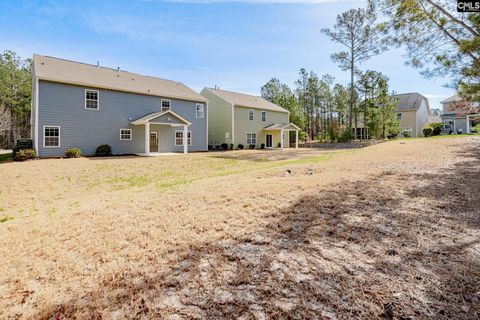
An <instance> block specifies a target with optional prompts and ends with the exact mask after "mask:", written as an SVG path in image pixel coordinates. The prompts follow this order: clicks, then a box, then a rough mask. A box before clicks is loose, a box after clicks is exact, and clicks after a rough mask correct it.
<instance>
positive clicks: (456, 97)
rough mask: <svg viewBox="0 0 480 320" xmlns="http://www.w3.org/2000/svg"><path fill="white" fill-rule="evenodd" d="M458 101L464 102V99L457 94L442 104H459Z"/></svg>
mask: <svg viewBox="0 0 480 320" xmlns="http://www.w3.org/2000/svg"><path fill="white" fill-rule="evenodd" d="M458 101H462V98H460V96H459V95H458V94H455V95H453V96H451V97H448V98H447V99H445V100H442V101H440V103H442V104H444V103H450V102H458Z"/></svg>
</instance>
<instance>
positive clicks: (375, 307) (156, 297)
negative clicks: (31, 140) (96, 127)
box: [0, 138, 480, 319]
mask: <svg viewBox="0 0 480 320" xmlns="http://www.w3.org/2000/svg"><path fill="white" fill-rule="evenodd" d="M479 147H480V141H478V138H465V139H436V140H407V141H397V142H389V143H385V144H381V145H376V146H372V147H369V148H367V149H362V150H355V151H348V152H342V153H334V154H332V155H329V156H328V157H327V156H324V155H323V154H318V152H316V151H314V150H311V151H309V152H311V153H309V154H307V155H301V156H300V157H301V158H302V159H292V158H297V157H298V156H296V155H295V154H294V153H292V154H291V157H289V159H287V160H283V162H282V161H278V160H276V159H275V157H277V156H276V155H275V154H271V155H272V156H273V158H270V159H266V160H265V159H260V161H258V160H259V159H258V158H259V156H258V155H257V154H256V153H251V155H252V157H245V154H246V153H239V154H238V155H239V156H240V157H241V158H242V159H244V160H238V159H223V158H218V157H217V156H218V155H220V154H216V153H215V154H196V155H189V156H187V157H183V156H179V157H174V158H169V159H166V158H155V159H144V158H131V159H110V160H102V161H92V160H87V159H78V160H43V161H36V162H29V163H22V164H17V163H11V164H5V165H2V166H0V176H1V177H2V180H3V184H2V187H1V188H0V191H1V193H0V200H1V202H0V203H1V204H0V206H1V207H2V208H4V210H3V213H5V215H9V216H12V217H13V218H14V219H13V220H9V221H6V222H4V223H1V224H0V256H1V257H2V259H3V261H4V263H2V264H1V265H0V296H2V299H1V300H0V318H35V319H38V318H40V319H50V318H59V319H62V318H78V319H85V318H87V319H88V318H106V319H115V318H117V319H120V318H137V319H149V318H243V319H251V318H258V319H262V318H321V317H322V316H323V317H324V318H326V319H328V318H342V319H343V318H364V319H372V318H378V317H385V318H392V317H393V318H396V319H400V318H424V319H427V318H435V319H452V318H456V319H476V318H478V317H479V316H480V308H479V305H480V291H479V290H480V289H479V288H480V274H479V270H480V257H479V256H480V251H479V250H480V244H479V237H480V233H479V226H480V223H479V216H478V214H479V210H478V203H479V200H480V190H479V185H480V174H479V170H480V162H479V159H480V151H479ZM232 155H234V154H228V156H229V157H231V156H232ZM280 157H283V156H280ZM260 158H262V157H260ZM255 160H257V161H255ZM177 167H180V168H181V169H180V171H179V175H180V177H177V176H175V175H174V174H166V173H165V172H168V171H169V170H174V168H177ZM287 168H288V169H291V171H292V174H287V173H286V171H285V170H286V169H287ZM308 169H313V171H314V175H312V176H309V175H306V172H307V170H308ZM18 175H20V176H18ZM187 176H188V179H187ZM65 177H66V178H65ZM68 177H70V179H69V178H68ZM131 177H134V178H131ZM136 177H143V178H136ZM158 180H160V181H158ZM10 181H15V183H14V186H13V187H11V186H10V187H7V185H10V184H7V183H6V182H10ZM91 181H95V183H93V184H92V183H91ZM109 181H110V182H109ZM159 183H160V186H159ZM72 203H73V204H74V205H72ZM32 206H36V208H37V209H38V210H34V209H31V207H32ZM52 208H55V209H56V210H52ZM15 209H17V210H15ZM21 209H23V211H22V212H21V211H20V210H21Z"/></svg>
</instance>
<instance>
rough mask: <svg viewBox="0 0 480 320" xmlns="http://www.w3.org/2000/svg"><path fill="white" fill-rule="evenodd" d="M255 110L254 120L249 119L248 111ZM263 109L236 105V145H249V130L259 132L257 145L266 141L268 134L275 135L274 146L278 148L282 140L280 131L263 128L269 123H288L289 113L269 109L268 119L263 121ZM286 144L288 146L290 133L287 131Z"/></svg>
mask: <svg viewBox="0 0 480 320" xmlns="http://www.w3.org/2000/svg"><path fill="white" fill-rule="evenodd" d="M249 110H254V118H253V121H251V120H248V111H249ZM261 111H262V110H259V109H251V108H248V107H235V126H234V127H235V146H237V145H238V144H240V143H241V144H243V145H245V146H246V145H247V132H255V133H256V134H257V147H260V146H261V144H262V143H266V134H267V133H271V134H272V135H273V137H272V138H273V147H274V148H277V147H278V143H279V142H280V131H269V132H266V131H264V130H263V128H265V127H266V126H268V125H271V124H274V123H288V114H287V113H283V112H275V111H267V121H266V122H262V121H261V120H262V119H261ZM285 136H286V139H285V143H284V146H285V147H288V133H287V132H285Z"/></svg>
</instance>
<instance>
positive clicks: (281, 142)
mask: <svg viewBox="0 0 480 320" xmlns="http://www.w3.org/2000/svg"><path fill="white" fill-rule="evenodd" d="M280 149H281V150H283V129H282V130H280Z"/></svg>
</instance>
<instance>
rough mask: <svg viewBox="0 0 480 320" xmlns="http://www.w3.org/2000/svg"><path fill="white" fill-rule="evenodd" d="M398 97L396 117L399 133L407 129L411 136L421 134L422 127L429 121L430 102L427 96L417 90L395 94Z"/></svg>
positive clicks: (419, 135)
mask: <svg viewBox="0 0 480 320" xmlns="http://www.w3.org/2000/svg"><path fill="white" fill-rule="evenodd" d="M393 97H394V98H397V99H398V105H397V117H398V120H399V121H400V133H402V132H404V131H409V132H410V134H411V136H412V137H421V136H423V133H422V129H423V127H424V126H425V125H426V124H428V123H429V122H431V115H430V104H429V103H428V99H427V97H425V96H423V95H421V94H420V93H417V92H412V93H403V94H396V95H394V96H393Z"/></svg>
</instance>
